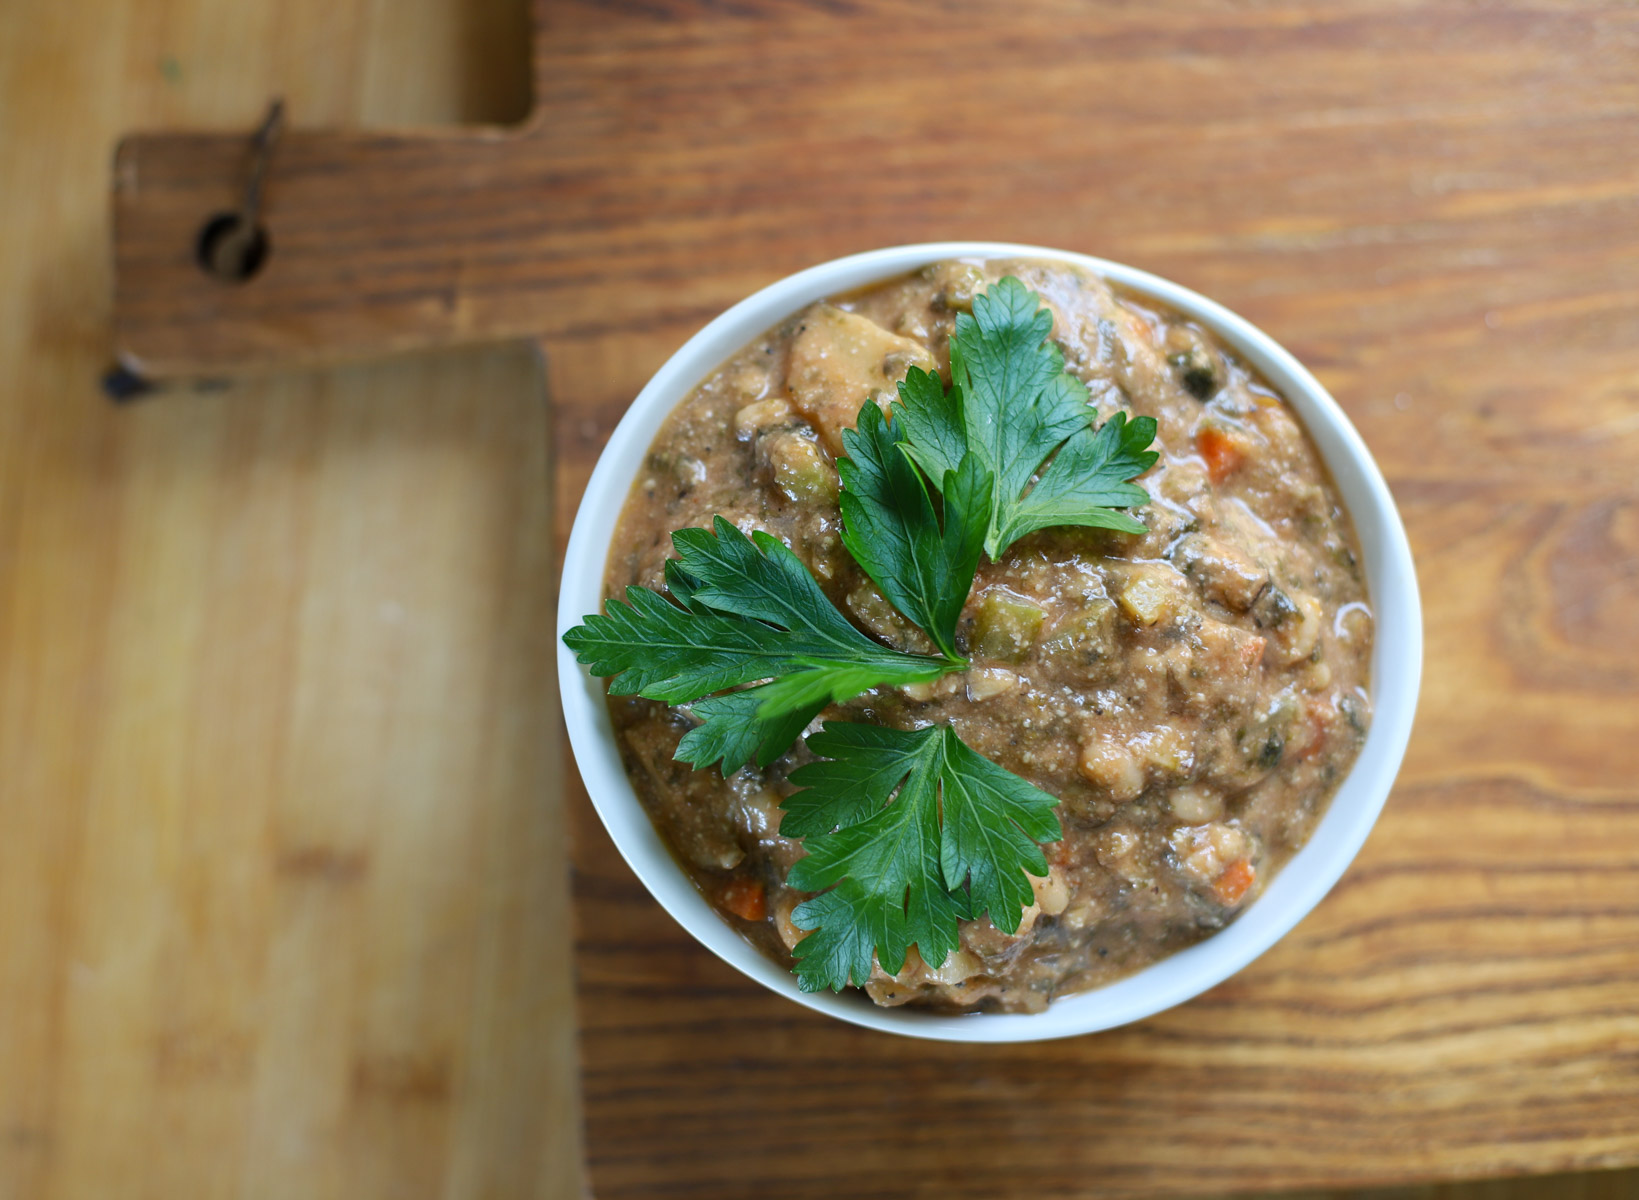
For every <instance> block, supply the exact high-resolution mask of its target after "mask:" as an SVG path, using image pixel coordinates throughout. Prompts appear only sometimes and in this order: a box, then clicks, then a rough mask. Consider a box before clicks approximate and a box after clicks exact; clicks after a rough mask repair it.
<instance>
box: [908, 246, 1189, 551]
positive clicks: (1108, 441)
mask: <svg viewBox="0 0 1639 1200" xmlns="http://www.w3.org/2000/svg"><path fill="white" fill-rule="evenodd" d="M1052 328H1053V316H1052V314H1051V313H1050V312H1048V311H1047V310H1046V309H1045V308H1042V307H1041V297H1039V296H1037V295H1036V294H1035V293H1034V292H1032V291H1030V290H1029V289H1028V288H1026V287H1025V286H1024V284H1022V283H1020V282H1019V281H1018V280H1017V279H1014V278H1013V277H1012V276H1009V277H1007V278H1006V279H1003V280H1002V281H1001V282H1000V283H998V284H997V285H996V286H995V287H993V288H991V289H990V290H989V291H988V292H985V293H982V294H980V295H977V296H975V297H974V298H973V313H972V315H971V316H970V315H968V314H967V313H962V314H960V315H958V316H957V318H956V332H955V334H954V335H953V336H952V337H951V339H950V375H951V384H950V387H949V388H948V389H947V388H946V387H945V386H944V384H943V383H942V382H940V379H939V376H937V375H934V374H932V373H931V372H928V371H924V370H922V369H921V368H919V367H912V368H911V369H910V371H909V372H908V373H907V376H906V379H905V382H904V383H902V384H901V385H900V387H899V404H898V405H897V408H898V410H899V416H900V419H901V420H902V421H903V422H904V425H905V429H906V431H907V435H908V439H909V445H908V451H909V453H910V455H911V457H912V458H914V459H915V460H916V462H917V464H918V465H919V466H920V467H921V468H922V469H923V470H924V471H926V472H927V474H928V478H930V479H932V480H934V481H935V482H938V481H941V480H943V479H945V478H946V477H947V473H948V472H950V471H952V470H954V469H955V468H956V467H957V466H958V465H959V464H960V463H961V461H962V459H963V458H964V457H965V456H967V455H969V454H972V455H976V456H977V457H978V459H979V461H980V462H981V463H982V464H983V465H984V467H985V469H986V470H988V471H989V472H990V473H991V474H992V476H993V477H994V479H995V487H994V489H993V491H992V495H991V498H990V515H989V528H988V529H987V530H986V532H985V537H984V548H985V553H986V554H988V555H989V556H990V557H991V558H992V559H995V558H999V557H1000V556H1001V554H1002V552H1003V551H1004V550H1006V549H1007V548H1008V547H1009V546H1011V545H1012V544H1013V543H1014V542H1016V541H1018V540H1019V539H1020V538H1021V537H1024V536H1025V535H1026V534H1029V533H1035V532H1036V531H1037V530H1041V529H1048V528H1051V527H1052V526H1055V525H1090V526H1094V527H1098V528H1103V529H1114V530H1118V531H1120V532H1122V533H1143V532H1144V525H1143V524H1142V523H1141V522H1139V521H1138V520H1136V519H1134V518H1133V517H1130V516H1128V515H1127V514H1126V513H1120V512H1116V511H1115V509H1116V508H1118V507H1124V506H1129V505H1135V504H1143V503H1144V502H1145V501H1147V500H1148V499H1149V495H1148V493H1146V492H1145V491H1144V489H1143V488H1141V487H1139V486H1138V485H1137V484H1135V483H1130V482H1128V481H1129V480H1131V479H1132V478H1133V477H1134V476H1137V475H1142V474H1143V473H1144V472H1145V471H1147V470H1149V469H1150V467H1152V466H1154V465H1155V460H1156V459H1157V458H1158V457H1159V455H1157V454H1156V453H1155V452H1154V451H1153V450H1146V449H1145V448H1146V447H1147V446H1148V445H1149V444H1150V443H1151V442H1152V441H1154V440H1155V418H1154V417H1135V418H1134V419H1133V420H1131V421H1128V420H1127V414H1126V413H1123V412H1117V413H1116V414H1115V415H1113V416H1112V417H1111V418H1110V419H1109V420H1108V421H1106V422H1105V423H1104V424H1103V425H1102V426H1101V427H1098V428H1096V429H1095V428H1094V426H1093V423H1092V420H1091V417H1092V411H1091V410H1090V409H1089V408H1088V404H1087V401H1088V392H1087V385H1086V384H1084V383H1082V382H1081V380H1079V379H1077V378H1076V377H1075V376H1074V375H1072V374H1070V373H1069V372H1068V371H1066V370H1065V369H1064V356H1063V355H1062V354H1061V353H1059V348H1058V347H1057V346H1055V345H1054V344H1053V343H1052V342H1051V341H1049V340H1048V336H1047V335H1048V334H1049V333H1050V332H1051V331H1052Z"/></svg>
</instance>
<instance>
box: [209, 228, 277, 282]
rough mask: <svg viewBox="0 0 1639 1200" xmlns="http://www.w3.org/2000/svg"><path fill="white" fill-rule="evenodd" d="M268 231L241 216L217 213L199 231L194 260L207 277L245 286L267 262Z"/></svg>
mask: <svg viewBox="0 0 1639 1200" xmlns="http://www.w3.org/2000/svg"><path fill="white" fill-rule="evenodd" d="M267 252H268V236H267V230H265V229H263V228H262V226H261V225H252V224H250V223H249V222H247V221H246V220H245V218H244V217H243V216H242V215H241V214H239V213H217V214H216V216H214V217H212V218H211V219H210V220H208V221H206V222H205V225H204V228H202V229H201V230H200V231H199V240H198V242H197V243H196V245H195V247H194V257H195V258H196V259H197V260H198V262H199V265H200V267H201V269H203V270H204V272H205V273H206V274H207V275H210V276H213V277H214V278H216V279H220V280H222V281H223V282H225V283H244V282H245V281H247V280H249V279H252V278H254V277H255V275H256V273H257V272H258V271H260V270H261V269H262V264H263V263H265V262H266V261H267Z"/></svg>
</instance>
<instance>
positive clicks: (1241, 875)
mask: <svg viewBox="0 0 1639 1200" xmlns="http://www.w3.org/2000/svg"><path fill="white" fill-rule="evenodd" d="M1255 878H1257V876H1256V875H1255V874H1254V873H1253V870H1252V863H1251V861H1250V860H1248V859H1244V858H1237V859H1236V860H1235V861H1234V862H1232V863H1230V864H1229V865H1228V866H1227V867H1225V868H1224V873H1223V874H1222V875H1220V876H1218V880H1217V882H1216V883H1214V884H1213V885H1212V890H1213V892H1215V893H1216V894H1217V897H1218V903H1220V904H1222V905H1224V906H1225V907H1228V906H1229V905H1233V904H1239V903H1240V902H1241V898H1242V897H1243V896H1245V895H1246V893H1247V891H1248V890H1249V889H1250V888H1251V887H1252V881H1253V880H1254V879H1255Z"/></svg>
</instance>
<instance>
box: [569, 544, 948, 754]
mask: <svg viewBox="0 0 1639 1200" xmlns="http://www.w3.org/2000/svg"><path fill="white" fill-rule="evenodd" d="M672 545H673V546H674V547H675V549H676V550H677V565H676V567H674V568H669V569H668V572H667V583H668V590H670V591H671V592H672V599H667V598H666V597H665V596H663V595H661V594H660V593H658V592H655V591H651V590H650V589H648V588H641V587H629V588H627V589H626V600H625V602H624V603H622V602H621V601H619V600H611V601H609V603H608V604H606V605H605V606H604V609H605V611H604V613H603V614H601V615H598V614H594V615H592V616H589V617H587V618H586V619H585V621H584V622H583V623H582V624H580V625H578V626H576V627H575V628H574V629H571V630H570V631H569V632H568V633H566V634H565V635H564V641H565V643H567V644H568V646H569V648H570V649H571V650H573V651H574V652H575V657H576V658H578V659H579V660H580V661H581V662H582V663H584V664H586V666H587V668H588V669H589V670H590V671H591V672H592V673H593V674H594V675H607V676H612V678H611V679H610V680H609V694H610V695H612V696H631V695H639V696H644V697H647V698H648V699H650V700H659V701H662V702H663V703H666V704H687V703H689V702H690V701H701V698H702V697H705V696H710V695H711V694H712V693H714V692H720V691H723V690H725V689H727V688H737V687H741V686H743V685H745V684H749V683H757V682H759V681H763V680H771V681H772V682H768V683H763V684H762V685H761V686H760V687H757V688H753V689H751V690H750V691H749V692H748V693H746V695H755V696H756V697H757V701H756V704H755V707H753V705H752V702H751V701H750V700H748V699H745V698H744V697H739V698H735V697H736V696H737V695H738V694H733V693H731V695H730V696H726V697H719V698H717V699H715V700H713V701H703V702H701V703H697V704H695V706H694V709H695V715H696V716H699V717H701V718H702V719H703V720H704V721H705V723H706V725H707V726H710V727H711V728H710V729H709V730H708V731H707V732H706V733H703V734H702V733H701V732H700V731H699V730H693V731H691V732H692V733H693V734H694V735H695V736H694V737H693V740H692V742H690V743H689V745H688V746H686V747H683V748H682V749H681V750H680V753H681V754H682V756H683V757H684V759H685V761H688V762H692V763H694V765H695V766H697V767H698V766H706V765H709V764H710V763H712V762H715V761H718V759H719V758H720V759H721V760H722V763H723V769H724V770H725V771H733V770H737V769H739V768H740V767H742V766H744V765H745V763H746V762H748V761H751V759H752V758H754V757H755V758H756V760H757V761H758V762H759V764H760V765H763V766H766V765H767V764H768V763H769V762H772V761H773V760H774V759H775V758H778V757H779V755H780V754H783V753H784V752H785V749H786V748H787V747H788V746H789V745H790V744H791V741H792V740H794V739H795V738H796V736H797V734H799V733H800V732H801V731H802V728H803V726H804V725H806V724H807V723H808V722H809V721H811V720H812V719H813V718H814V715H815V714H816V713H818V711H819V710H820V709H821V708H823V707H824V706H825V705H826V704H829V703H832V702H834V701H836V700H844V699H847V698H848V697H850V696H854V695H857V694H859V693H860V692H862V691H865V690H866V689H868V688H872V687H879V686H882V685H900V684H906V683H926V682H929V681H931V680H934V679H937V678H939V676H941V675H942V674H944V673H945V672H946V671H948V670H950V669H952V664H951V663H948V662H946V661H945V660H943V659H937V658H929V657H926V656H923V655H918V654H905V653H902V652H900V651H898V650H893V649H890V648H888V647H887V646H883V645H880V644H878V643H876V642H873V641H872V640H871V639H870V638H868V637H866V636H865V635H864V634H863V633H861V632H860V631H859V630H858V629H855V628H854V626H853V625H851V624H850V623H849V622H848V619H847V618H846V617H844V616H843V615H842V614H841V613H840V612H838V611H837V608H836V606H835V605H834V604H832V603H831V601H830V599H829V598H828V597H827V596H826V595H825V593H824V592H823V591H821V590H820V586H819V584H818V583H817V582H816V581H815V579H814V577H813V575H811V574H810V573H809V571H808V568H807V567H806V566H804V565H803V562H802V560H801V559H799V558H798V557H797V556H796V555H795V554H793V553H792V552H791V551H790V550H789V549H788V548H787V547H786V545H785V544H784V543H783V542H781V541H780V540H779V539H778V538H776V537H772V536H770V535H769V534H766V533H763V532H761V531H759V532H757V533H755V534H753V535H752V536H751V537H747V536H746V535H745V534H743V533H741V532H740V530H738V529H736V528H735V527H734V526H733V525H731V524H730V523H729V522H728V521H725V520H724V519H723V518H722V517H718V518H716V520H715V521H714V522H713V527H712V529H710V530H706V529H681V530H678V531H677V532H676V533H674V534H673V535H672ZM804 713H805V714H806V715H805V716H803V719H802V720H801V722H800V723H799V722H797V720H796V717H797V715H799V714H804ZM746 722H755V723H756V727H754V728H748V729H737V728H734V727H735V726H739V725H743V724H745V723H746ZM786 732H789V733H790V737H789V738H787V739H786V740H785V742H784V743H783V744H781V745H778V748H777V749H776V748H775V746H776V743H778V742H779V736H778V735H781V734H784V733H786Z"/></svg>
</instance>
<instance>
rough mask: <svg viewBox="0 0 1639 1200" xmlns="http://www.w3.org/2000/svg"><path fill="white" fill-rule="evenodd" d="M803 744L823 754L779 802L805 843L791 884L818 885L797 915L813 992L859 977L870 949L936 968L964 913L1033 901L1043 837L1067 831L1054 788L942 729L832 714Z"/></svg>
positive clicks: (785, 823) (1000, 919)
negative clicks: (910, 956) (836, 718)
mask: <svg viewBox="0 0 1639 1200" xmlns="http://www.w3.org/2000/svg"><path fill="white" fill-rule="evenodd" d="M808 748H809V749H810V750H811V751H813V752H814V753H815V754H816V755H819V756H820V761H817V762H813V763H809V764H807V765H806V766H803V767H801V768H799V769H798V770H797V771H795V772H793V773H792V776H791V780H792V782H793V783H795V784H797V785H799V786H800V787H801V788H802V789H803V790H801V791H798V792H797V793H796V794H794V795H793V796H791V797H788V798H787V799H786V800H785V801H784V807H785V809H786V816H785V818H784V819H783V820H782V821H781V823H780V832H781V833H782V834H783V835H785V836H787V837H801V838H802V839H803V844H804V847H805V848H806V849H807V851H808V855H807V857H805V858H803V859H801V860H799V861H798V862H797V864H796V865H795V866H794V867H792V869H791V872H790V874H789V876H788V878H787V883H788V884H789V885H790V886H791V887H794V888H798V889H800V890H803V891H816V892H819V893H820V894H819V895H817V896H815V897H813V898H812V899H810V900H807V901H804V902H803V903H802V904H800V905H799V906H798V907H797V908H796V910H795V911H794V912H793V914H792V920H793V921H794V923H795V924H796V925H797V926H798V927H799V928H802V929H809V930H812V931H813V932H811V933H810V934H809V936H807V937H806V938H804V939H803V940H802V941H800V942H798V943H797V946H796V949H795V950H794V951H793V954H794V957H795V958H796V964H797V965H796V974H797V978H798V983H799V986H800V987H801V988H802V989H803V990H804V991H819V990H822V989H824V988H831V989H834V990H840V989H841V988H843V987H845V986H847V985H848V983H849V982H850V981H851V982H853V983H855V984H863V983H864V982H865V980H866V979H867V978H868V977H869V975H870V972H871V959H872V955H873V953H874V954H875V956H876V959H877V961H878V962H880V963H881V965H882V969H883V970H884V971H887V972H888V973H890V974H894V973H897V972H898V971H899V970H901V969H902V968H903V966H904V963H905V955H906V953H907V952H908V950H909V948H910V947H911V946H912V945H914V946H916V947H917V949H918V951H919V953H920V954H921V955H922V958H923V959H924V961H926V962H927V963H928V965H929V966H933V967H938V966H940V965H941V964H943V963H944V961H945V959H946V958H948V957H949V955H950V953H951V951H953V950H955V949H956V947H957V945H958V929H957V922H958V921H959V920H961V919H963V918H966V917H975V916H978V915H981V914H984V913H989V915H990V919H991V920H992V921H993V922H994V923H995V924H996V926H997V927H998V928H1000V929H1004V930H1006V931H1007V932H1009V933H1011V932H1013V931H1015V930H1016V929H1018V927H1019V920H1020V915H1021V911H1022V910H1023V908H1024V907H1025V906H1026V905H1027V904H1029V903H1030V902H1031V900H1032V899H1033V891H1032V888H1031V886H1030V882H1029V878H1028V875H1032V874H1033V875H1045V874H1046V873H1047V861H1046V859H1045V858H1044V857H1043V856H1042V853H1041V850H1040V847H1039V846H1038V845H1037V843H1038V842H1045V841H1054V840H1057V839H1058V838H1059V837H1061V836H1062V830H1061V828H1060V826H1059V822H1058V818H1057V817H1056V816H1055V815H1054V813H1053V806H1054V805H1055V804H1056V801H1055V800H1054V799H1053V797H1052V796H1050V795H1048V794H1047V793H1046V792H1043V791H1042V790H1041V789H1039V788H1037V787H1035V786H1033V785H1032V784H1030V783H1027V782H1026V781H1025V780H1023V779H1020V778H1019V777H1018V776H1017V775H1014V774H1012V773H1011V772H1009V771H1007V770H1005V769H1003V768H1002V767H999V766H997V765H996V764H995V763H993V762H991V761H989V760H988V759H986V758H984V757H983V756H982V755H980V754H977V753H975V752H974V751H973V750H972V749H970V748H969V747H968V746H967V745H965V744H964V743H963V742H962V740H961V738H959V737H958V736H957V735H956V731H955V730H954V729H952V728H951V727H950V726H946V725H941V726H932V727H930V728H927V729H919V730H913V731H908V732H907V731H903V730H897V729H889V728H886V727H883V726H877V725H859V724H848V723H836V722H832V723H828V724H826V725H825V727H824V728H823V729H822V730H821V731H820V732H818V733H815V734H812V735H810V736H809V738H808ZM890 797H891V802H890ZM827 889H828V890H827Z"/></svg>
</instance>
